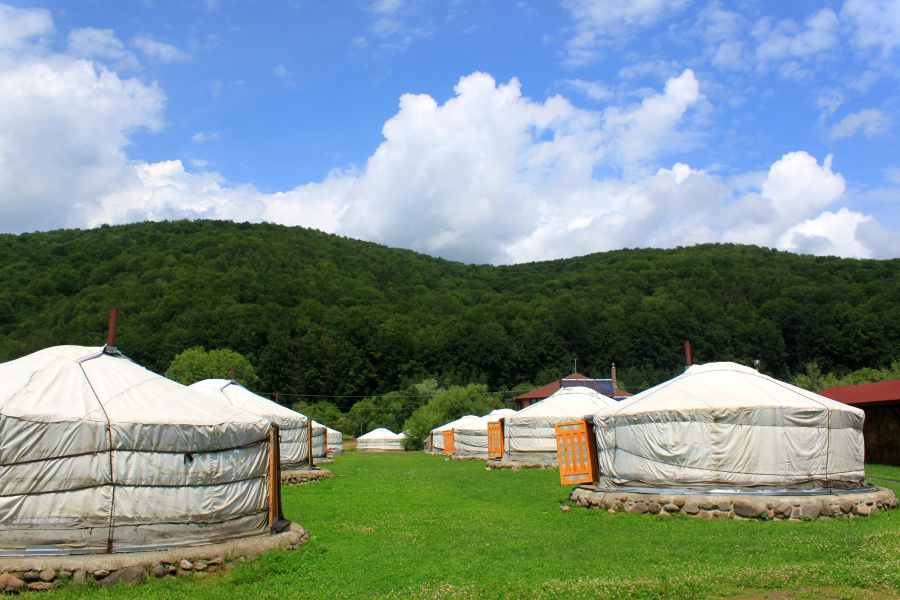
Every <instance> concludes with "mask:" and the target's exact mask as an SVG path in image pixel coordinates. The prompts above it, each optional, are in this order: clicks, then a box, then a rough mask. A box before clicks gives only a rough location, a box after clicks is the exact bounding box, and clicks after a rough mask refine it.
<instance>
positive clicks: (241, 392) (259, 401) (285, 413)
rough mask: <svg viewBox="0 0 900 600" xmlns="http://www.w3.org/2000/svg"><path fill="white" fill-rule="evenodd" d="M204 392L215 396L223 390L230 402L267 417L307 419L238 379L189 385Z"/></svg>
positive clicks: (223, 394) (286, 419) (212, 380)
mask: <svg viewBox="0 0 900 600" xmlns="http://www.w3.org/2000/svg"><path fill="white" fill-rule="evenodd" d="M188 387H189V388H191V389H196V390H198V391H200V392H202V393H207V394H209V393H210V392H213V393H212V394H211V395H213V397H215V396H218V394H215V393H214V392H216V391H219V392H221V396H220V398H221V399H223V400H225V401H227V402H228V403H229V404H233V405H234V406H238V407H240V408H243V409H244V410H246V411H248V412H252V413H253V414H256V415H259V416H261V417H264V418H267V419H275V418H277V420H284V421H297V420H300V421H306V419H307V417H305V416H304V415H301V414H300V413H298V412H297V411H294V410H291V409H289V408H287V407H286V406H282V405H280V404H278V403H277V402H272V401H271V400H268V399H266V398H263V397H262V396H258V395H257V394H254V393H253V392H251V391H250V390H248V389H247V388H245V387H244V386H242V385H241V384H240V383H238V382H237V381H232V380H230V379H204V380H203V381H198V382H197V383H194V384H191V385H190V386H188Z"/></svg>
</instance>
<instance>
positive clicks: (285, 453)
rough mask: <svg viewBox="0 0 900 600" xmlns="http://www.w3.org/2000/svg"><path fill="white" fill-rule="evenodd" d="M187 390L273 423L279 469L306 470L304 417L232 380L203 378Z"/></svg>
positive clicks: (307, 434)
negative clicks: (279, 459)
mask: <svg viewBox="0 0 900 600" xmlns="http://www.w3.org/2000/svg"><path fill="white" fill-rule="evenodd" d="M188 387H189V388H190V389H192V390H194V391H196V392H198V393H201V394H204V395H206V396H208V397H210V398H212V399H214V400H217V401H219V402H224V403H227V404H231V405H233V406H236V407H238V408H240V409H242V410H245V411H247V412H248V413H252V414H254V415H257V416H258V417H261V418H263V419H265V420H267V421H274V422H275V423H276V424H277V425H278V427H279V435H280V437H281V443H280V446H281V468H282V469H284V470H289V469H304V468H307V467H309V419H308V418H307V417H305V416H304V415H301V414H300V413H298V412H296V411H293V410H291V409H289V408H287V407H284V406H282V405H280V404H278V403H276V402H272V401H271V400H267V399H266V398H263V397H262V396H257V395H256V394H254V393H253V392H251V391H250V390H248V389H247V388H245V387H244V386H242V385H241V384H240V383H238V382H237V381H233V380H231V379H205V380H203V381H198V382H197V383H194V384H192V385H190V386H188Z"/></svg>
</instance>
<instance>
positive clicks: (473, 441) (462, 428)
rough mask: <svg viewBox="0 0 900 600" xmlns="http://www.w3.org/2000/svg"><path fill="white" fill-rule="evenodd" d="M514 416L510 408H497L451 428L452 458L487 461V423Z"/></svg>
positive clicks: (514, 412)
mask: <svg viewBox="0 0 900 600" xmlns="http://www.w3.org/2000/svg"><path fill="white" fill-rule="evenodd" d="M514 414H516V411H514V410H512V409H511V408H498V409H497V410H493V411H491V412H490V413H489V414H486V415H485V416H483V417H480V418H478V419H475V420H469V421H465V422H463V423H460V424H458V425H455V426H454V427H453V444H454V445H455V446H456V451H455V452H454V453H453V456H459V457H463V456H468V457H473V458H483V459H487V455H488V423H490V422H492V421H499V420H500V419H503V418H505V417H510V416H512V415H514Z"/></svg>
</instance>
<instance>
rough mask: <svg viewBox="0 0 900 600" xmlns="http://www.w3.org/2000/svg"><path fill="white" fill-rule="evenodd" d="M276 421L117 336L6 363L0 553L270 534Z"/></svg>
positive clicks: (1, 378) (1, 398)
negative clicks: (110, 341)
mask: <svg viewBox="0 0 900 600" xmlns="http://www.w3.org/2000/svg"><path fill="white" fill-rule="evenodd" d="M270 429H271V425H270V423H269V421H267V420H265V419H261V418H260V417H258V416H256V415H255V414H253V413H250V412H247V411H245V410H243V409H241V408H239V407H236V406H233V405H231V404H225V403H222V402H218V401H215V400H212V399H210V398H208V397H207V396H204V395H202V394H199V393H197V392H196V391H192V390H190V389H189V388H187V387H185V386H183V385H181V384H179V383H176V382H174V381H171V380H169V379H166V378H165V377H162V376H160V375H157V374H156V373H152V372H150V371H148V370H147V369H144V368H143V367H141V366H139V365H137V364H135V363H134V362H132V361H131V360H129V359H128V358H126V357H125V356H123V355H122V354H120V353H119V352H118V351H117V350H116V349H115V348H110V349H109V351H108V353H107V352H104V348H86V347H82V346H56V347H53V348H47V349H45V350H41V351H39V352H35V353H34V354H29V355H28V356H24V357H22V358H19V359H17V360H13V361H10V362H6V363H3V364H0V432H2V434H0V455H2V462H3V466H2V467H0V555H6V556H10V555H29V554H88V553H103V552H128V551H138V550H157V549H162V548H169V547H177V546H190V545H199V544H209V543H215V542H222V541H225V540H229V539H235V538H243V537H248V536H256V535H261V534H265V533H268V531H269V529H268V499H269V492H268V490H269V486H268V463H269V431H270Z"/></svg>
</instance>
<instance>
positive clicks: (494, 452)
mask: <svg viewBox="0 0 900 600" xmlns="http://www.w3.org/2000/svg"><path fill="white" fill-rule="evenodd" d="M488 458H503V426H502V425H501V424H500V421H495V422H493V423H488Z"/></svg>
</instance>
